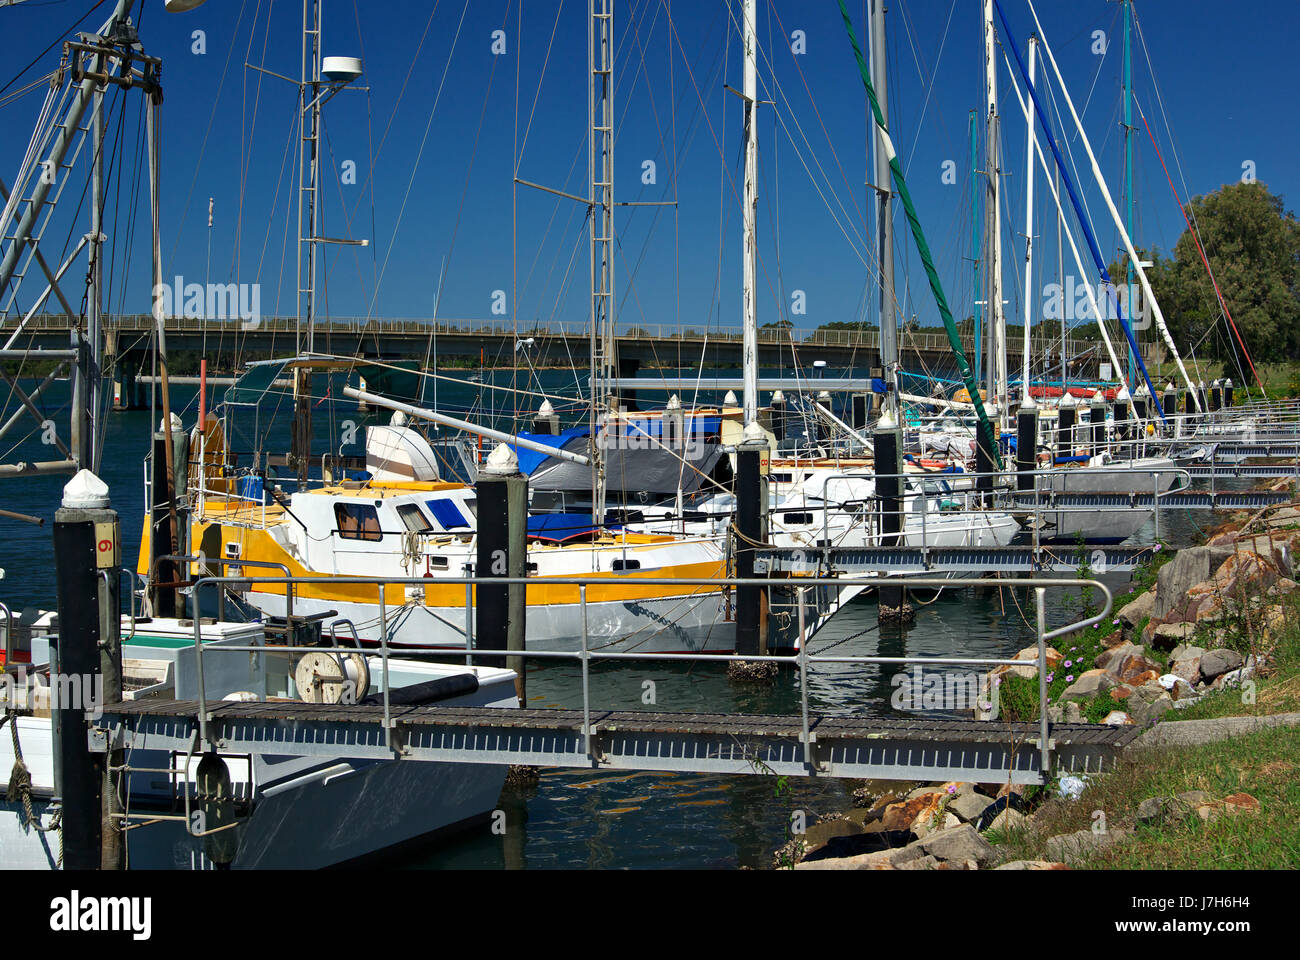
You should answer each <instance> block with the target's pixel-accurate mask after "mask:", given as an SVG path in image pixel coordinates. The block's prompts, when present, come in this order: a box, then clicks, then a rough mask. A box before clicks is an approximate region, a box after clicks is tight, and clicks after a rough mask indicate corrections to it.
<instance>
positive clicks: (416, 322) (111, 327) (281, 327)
mask: <svg viewBox="0 0 1300 960" xmlns="http://www.w3.org/2000/svg"><path fill="white" fill-rule="evenodd" d="M70 322H71V321H70V320H69V318H68V317H67V316H65V315H63V314H38V315H37V316H34V317H32V318H31V319H30V320H29V321H28V322H27V324H26V327H25V330H26V331H28V332H30V333H39V332H50V331H59V332H62V331H66V330H67V329H69V326H70ZM17 323H18V321H17V319H16V318H6V319H4V320H3V321H0V331H5V330H12V329H13V328H15V327H16V326H17ZM153 326H154V319H153V317H152V316H150V315H149V314H119V315H112V316H106V317H105V318H104V329H105V330H108V331H118V330H120V331H123V332H129V333H147V332H149V331H150V330H152V329H153ZM166 326H167V329H168V330H169V331H176V332H178V333H184V332H195V333H199V332H203V331H214V330H235V331H238V332H240V333H244V334H250V333H293V332H295V331H296V330H297V328H298V319H297V318H296V317H292V316H270V317H261V318H258V319H254V320H241V319H239V318H238V317H233V318H219V319H212V318H208V317H184V316H179V317H168V318H167V324H166ZM315 326H316V332H317V333H318V334H324V335H326V336H328V335H329V334H347V335H350V336H357V335H362V334H365V335H379V336H399V337H432V336H434V335H435V334H437V335H444V334H445V335H447V336H471V337H472V336H488V337H499V338H512V337H517V338H518V339H520V340H523V341H527V340H528V339H529V338H533V339H534V340H536V339H542V340H545V339H552V338H561V337H562V338H565V339H583V338H586V337H587V336H589V330H590V328H589V325H588V324H587V322H586V321H584V320H553V321H548V322H546V323H533V324H527V325H524V324H520V325H519V327H518V328H516V326H515V323H514V321H513V320H512V319H511V318H509V317H494V318H490V319H477V320H474V319H447V320H438V321H436V322H435V321H434V320H431V319H427V318H420V317H369V318H367V317H329V318H321V319H318V320H317V321H316V324H315ZM742 336H743V335H742V333H741V330H740V329H739V328H738V327H719V326H715V325H712V324H709V323H704V324H691V323H671V324H669V323H650V324H646V323H624V324H619V325H618V337H619V339H621V340H626V341H639V340H656V341H689V342H692V343H703V342H705V341H706V340H707V341H710V342H725V343H732V342H736V343H738V342H740V340H741V339H742ZM758 340H759V343H763V344H792V345H793V346H796V347H798V346H819V347H847V348H858V349H867V350H878V349H879V347H880V333H879V331H876V330H828V329H817V330H811V331H807V330H798V329H788V328H785V327H779V326H777V327H760V328H759V330H758ZM899 344H900V346H901V348H902V349H903V350H905V351H916V352H921V353H944V352H946V351H947V350H948V349H949V344H948V337H947V335H946V334H945V333H944V332H943V331H941V330H937V329H925V330H914V331H904V332H902V333H901V334H900V336H899ZM1094 346H1096V344H1094V343H1093V342H1091V341H1085V340H1071V341H1068V342H1067V344H1066V350H1067V352H1068V353H1069V354H1071V355H1077V354H1081V353H1083V352H1084V351H1086V350H1088V349H1090V348H1092V347H1094ZM1060 347H1061V341H1060V340H1059V339H1053V338H1050V337H1039V338H1035V339H1034V340H1033V342H1032V344H1031V349H1033V350H1034V351H1035V352H1038V353H1042V352H1044V351H1047V352H1050V353H1052V354H1053V355H1055V354H1057V353H1059V351H1060Z"/></svg>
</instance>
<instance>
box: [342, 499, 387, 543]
mask: <svg viewBox="0 0 1300 960" xmlns="http://www.w3.org/2000/svg"><path fill="white" fill-rule="evenodd" d="M334 522H335V523H337V524H338V531H339V536H340V537H342V538H343V539H344V540H382V539H383V538H384V535H383V534H382V533H381V532H380V530H379V511H378V510H376V509H375V508H374V507H373V506H371V505H370V504H368V503H336V504H334Z"/></svg>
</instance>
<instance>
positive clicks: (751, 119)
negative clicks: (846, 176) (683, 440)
mask: <svg viewBox="0 0 1300 960" xmlns="http://www.w3.org/2000/svg"><path fill="white" fill-rule="evenodd" d="M754 8H755V0H744V5H743V7H742V10H741V16H742V17H743V19H744V23H743V24H742V29H743V31H744V47H745V75H744V90H743V93H744V104H745V199H744V204H745V209H744V230H745V240H744V292H743V305H742V309H743V316H742V320H743V331H744V335H743V341H742V346H741V351H742V353H741V359H742V367H743V376H744V397H743V399H742V401H741V402H742V404H743V406H744V421H745V426H749V425H750V424H751V423H753V422H755V421H756V420H757V419H758V303H757V300H756V297H755V292H756V291H755V287H756V286H757V275H758V238H757V234H756V221H757V219H758V67H757V61H756V57H757V54H758V50H757V45H758V39H757V36H756V34H755V29H754Z"/></svg>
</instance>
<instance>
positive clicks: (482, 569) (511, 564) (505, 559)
mask: <svg viewBox="0 0 1300 960" xmlns="http://www.w3.org/2000/svg"><path fill="white" fill-rule="evenodd" d="M474 489H475V492H476V494H477V497H478V535H477V538H476V539H477V547H478V556H477V558H476V559H477V563H476V564H475V567H474V575H475V577H478V578H491V577H524V576H526V575H527V571H528V478H527V477H525V476H524V475H523V474H522V473H520V472H519V462H518V460H517V459H516V458H515V455H514V454H513V453H512V452H511V450H510V448H509V447H507V446H506V445H505V444H500V445H498V446H497V448H496V449H495V450H493V451H492V453H491V454H490V455H489V456H488V459H487V462H486V463H484V465H483V468H482V469H481V470H479V474H478V479H477V480H476V481H475V483H474ZM593 522H597V523H598V522H599V519H598V518H593ZM474 606H475V620H476V628H475V631H474V649H475V650H505V651H520V650H523V649H525V646H524V639H525V633H524V628H525V618H526V615H527V611H528V602H527V594H526V592H525V588H524V585H523V584H518V583H513V584H504V583H503V584H483V583H480V584H478V585H477V587H476V588H475V600H474ZM476 662H480V663H485V664H487V665H490V666H494V667H500V666H504V667H507V668H508V669H510V670H513V671H515V675H516V679H515V692H516V694H518V696H519V702H520V705H521V706H522V705H526V704H527V703H528V699H527V684H526V683H525V673H524V667H525V664H524V658H523V657H509V658H505V659H504V660H503V658H501V657H491V658H484V659H482V660H477V661H476Z"/></svg>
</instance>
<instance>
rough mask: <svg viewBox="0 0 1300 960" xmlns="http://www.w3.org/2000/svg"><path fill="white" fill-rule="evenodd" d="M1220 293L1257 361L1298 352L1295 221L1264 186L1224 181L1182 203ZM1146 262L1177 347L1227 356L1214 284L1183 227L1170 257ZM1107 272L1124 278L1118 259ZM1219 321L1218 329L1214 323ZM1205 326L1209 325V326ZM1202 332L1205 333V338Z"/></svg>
mask: <svg viewBox="0 0 1300 960" xmlns="http://www.w3.org/2000/svg"><path fill="white" fill-rule="evenodd" d="M1188 217H1189V219H1191V221H1192V223H1193V224H1195V225H1196V227H1197V228H1198V230H1199V232H1200V236H1201V242H1202V244H1204V247H1205V252H1206V256H1207V257H1208V258H1209V261H1210V266H1211V268H1212V269H1213V270H1214V277H1215V279H1216V280H1217V281H1218V283H1219V289H1220V291H1221V292H1222V293H1223V299H1224V301H1225V302H1226V303H1227V305H1228V310H1229V311H1230V312H1231V313H1232V319H1233V320H1234V321H1235V322H1236V324H1237V329H1238V330H1240V331H1241V336H1242V338H1243V339H1244V340H1245V341H1246V347H1247V349H1249V350H1250V353H1251V355H1252V356H1253V357H1254V358H1255V359H1256V360H1263V361H1270V360H1284V359H1291V358H1294V357H1296V356H1300V222H1298V221H1297V220H1296V216H1295V214H1294V213H1292V212H1290V211H1288V210H1286V209H1285V207H1284V205H1283V201H1282V198H1281V197H1280V196H1276V195H1274V194H1273V193H1271V192H1270V191H1269V189H1268V187H1266V186H1265V185H1264V184H1262V183H1259V182H1254V183H1230V184H1225V185H1224V186H1223V187H1221V188H1220V189H1218V190H1216V191H1214V192H1213V193H1209V194H1206V195H1205V196H1201V197H1196V198H1194V199H1193V200H1192V202H1191V203H1190V204H1189V205H1188ZM1138 253H1139V255H1140V256H1146V259H1149V260H1154V261H1155V264H1156V265H1155V266H1154V267H1152V268H1148V275H1149V276H1150V278H1151V285H1152V289H1153V290H1154V291H1155V294H1156V297H1157V299H1158V300H1159V301H1160V307H1161V309H1162V311H1163V312H1164V315H1165V320H1166V321H1167V322H1168V324H1169V329H1170V332H1171V333H1172V334H1173V336H1174V341H1175V342H1176V343H1177V344H1178V345H1179V348H1180V349H1187V348H1190V347H1192V346H1194V345H1197V344H1199V346H1197V352H1198V353H1199V354H1200V355H1202V356H1213V357H1217V358H1220V359H1223V358H1226V357H1228V356H1229V355H1231V354H1232V353H1234V352H1236V351H1237V349H1238V348H1237V346H1236V342H1235V338H1234V337H1233V336H1232V333H1231V331H1230V330H1229V329H1228V326H1227V321H1226V320H1224V319H1223V311H1222V309H1221V308H1220V306H1219V303H1218V299H1217V298H1216V297H1215V294H1214V285H1213V284H1212V283H1211V281H1210V278H1209V276H1208V275H1207V274H1206V272H1205V265H1204V263H1202V261H1201V255H1200V253H1199V252H1198V251H1197V249H1196V242H1195V240H1194V239H1193V237H1192V234H1191V232H1190V231H1188V230H1184V231H1183V234H1182V236H1181V237H1179V239H1178V242H1177V243H1176V244H1175V245H1174V251H1173V257H1172V258H1161V257H1160V256H1159V254H1158V253H1156V254H1155V255H1146V254H1144V253H1143V251H1140V250H1139V251H1138ZM1116 267H1117V268H1118V272H1114V273H1112V276H1113V277H1114V279H1115V281H1116V282H1117V283H1123V282H1124V274H1123V268H1124V264H1123V263H1121V264H1117V265H1116ZM1216 325H1217V327H1216ZM1211 328H1215V329H1214V330H1213V332H1210V331H1211ZM1207 332H1208V333H1209V335H1208V336H1207Z"/></svg>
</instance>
